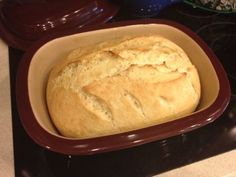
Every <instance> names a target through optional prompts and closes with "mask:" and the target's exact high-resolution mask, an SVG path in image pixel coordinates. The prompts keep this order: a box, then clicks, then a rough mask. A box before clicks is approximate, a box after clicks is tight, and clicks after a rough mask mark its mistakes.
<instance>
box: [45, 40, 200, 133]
mask: <svg viewBox="0 0 236 177" xmlns="http://www.w3.org/2000/svg"><path fill="white" fill-rule="evenodd" d="M199 99H200V81H199V77H198V73H197V70H196V68H195V67H194V66H193V65H192V64H191V62H190V60H189V58H188V57H187V55H186V54H185V53H184V51H183V50H182V49H181V48H180V47H178V46H177V45H176V44H174V43H173V42H171V41H169V40H167V39H165V38H163V37H160V36H141V37H135V38H130V39H127V38H126V39H125V38H124V39H118V40H115V41H110V42H105V43H101V44H96V45H95V46H89V47H85V48H83V49H78V50H75V51H73V52H72V53H71V54H70V55H69V56H68V58H67V59H66V60H64V61H62V62H61V63H60V64H58V65H57V66H55V67H54V68H53V70H52V71H51V73H50V76H49V80H48V86H47V104H48V109H49V112H50V115H51V118H52V120H53V122H54V124H55V125H56V127H57V128H58V130H59V131H60V132H61V134H62V135H64V136H67V137H74V138H91V137H97V136H104V135H110V134H115V133H120V132H125V131H130V130H134V129H139V128H143V127H147V126H151V125H155V124H159V123H163V122H167V121H170V120H173V119H177V118H179V117H181V116H184V115H186V114H188V113H191V112H193V111H194V110H195V108H196V107H197V105H198V102H199Z"/></svg>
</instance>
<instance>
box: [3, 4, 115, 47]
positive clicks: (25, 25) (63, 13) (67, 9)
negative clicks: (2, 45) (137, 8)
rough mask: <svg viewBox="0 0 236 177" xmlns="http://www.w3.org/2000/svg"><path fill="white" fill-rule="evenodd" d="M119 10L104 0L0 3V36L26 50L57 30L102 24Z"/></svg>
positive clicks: (8, 42) (9, 43)
mask: <svg viewBox="0 0 236 177" xmlns="http://www.w3.org/2000/svg"><path fill="white" fill-rule="evenodd" d="M118 10H119V7H118V6H117V5H115V4H113V3H110V2H108V1H106V0H79V1H78V0H67V1H63V0H34V1H29V0H17V1H3V2H0V37H1V38H2V39H3V40H4V41H5V42H6V43H7V44H8V45H10V46H12V47H15V48H18V49H21V50H26V49H27V48H28V46H30V45H31V44H32V43H33V42H35V41H36V40H38V39H40V38H41V37H43V36H45V35H48V34H52V33H54V32H56V31H63V30H67V29H72V28H81V27H83V26H88V25H96V24H100V23H105V22H107V21H108V20H110V19H111V18H112V17H113V16H114V15H115V14H116V13H117V12H118Z"/></svg>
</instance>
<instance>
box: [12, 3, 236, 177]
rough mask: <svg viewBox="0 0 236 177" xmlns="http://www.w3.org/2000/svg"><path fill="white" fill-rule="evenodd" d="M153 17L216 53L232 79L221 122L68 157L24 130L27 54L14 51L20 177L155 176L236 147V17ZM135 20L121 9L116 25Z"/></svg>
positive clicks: (175, 9)
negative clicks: (22, 84)
mask: <svg viewBox="0 0 236 177" xmlns="http://www.w3.org/2000/svg"><path fill="white" fill-rule="evenodd" d="M153 18H165V19H169V20H173V21H176V22H179V23H182V24H183V25H186V26H187V27H189V28H190V29H192V30H193V31H195V32H196V33H197V34H198V35H199V36H200V37H201V38H202V39H203V40H204V41H205V42H206V43H207V44H208V45H209V46H210V47H211V48H212V50H213V51H214V52H215V54H216V55H217V56H218V58H219V59H220V61H221V62H222V64H223V66H224V67H225V70H226V72H227V74H228V77H229V80H230V83H231V89H232V97H231V101H230V104H229V106H228V108H227V109H226V111H225V112H224V114H223V115H222V116H221V117H220V118H219V119H218V120H216V121H215V122H213V123H211V124H209V125H207V126H204V127H202V128H199V129H197V130H194V131H192V132H189V133H185V134H182V135H179V136H175V137H172V138H168V139H163V140H160V141H156V142H152V143H148V144H145V145H142V146H138V147H134V148H130V149H125V150H120V151H115V152H108V153H104V154H98V155H92V156H66V155H61V154H58V153H54V152H51V151H48V150H46V149H43V148H41V147H39V146H38V145H37V144H35V143H34V142H33V141H32V140H31V139H30V138H29V137H28V135H27V134H26V132H25V131H24V129H23V127H22V125H21V123H20V120H19V116H18V113H17V109H16V100H15V78H16V71H17V67H18V63H19V61H20V58H21V56H22V55H23V53H22V52H21V51H19V50H16V49H13V48H9V57H10V76H11V95H12V121H13V137H14V157H15V173H16V176H17V177H18V176H22V177H40V176H43V177H68V176H83V177H85V176H89V177H90V176H96V177H97V176H102V177H106V176H109V177H110V176H117V177H118V176H119V177H121V176H127V177H128V176H129V177H130V176H136V177H139V176H140V177H141V176H152V175H156V174H159V173H162V172H164V171H168V170H171V169H174V168H177V167H181V166H183V165H187V164H191V163H193V162H196V161H198V160H201V159H205V158H208V157H212V156H214V155H217V154H220V153H223V152H226V151H229V150H231V149H235V148H236V69H235V68H236V59H235V58H236V52H235V51H236V15H233V14H225V15H222V14H221V15H220V14H215V13H210V12H205V11H202V10H199V9H193V8H192V7H191V6H188V5H185V4H176V5H173V6H170V7H168V8H166V9H165V10H163V11H162V12H161V13H160V14H159V15H158V16H156V17H153ZM128 19H135V17H132V16H131V15H130V14H128V12H126V11H124V10H123V9H122V8H121V11H120V12H119V13H118V15H117V16H116V17H115V18H114V19H112V21H111V22H113V21H121V20H128Z"/></svg>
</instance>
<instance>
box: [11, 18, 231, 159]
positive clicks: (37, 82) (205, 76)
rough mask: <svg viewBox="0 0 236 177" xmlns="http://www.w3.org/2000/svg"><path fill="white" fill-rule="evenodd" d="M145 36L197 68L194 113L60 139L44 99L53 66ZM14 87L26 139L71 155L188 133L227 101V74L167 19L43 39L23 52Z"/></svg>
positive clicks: (195, 39) (194, 39)
mask: <svg viewBox="0 0 236 177" xmlns="http://www.w3.org/2000/svg"><path fill="white" fill-rule="evenodd" d="M147 34H158V35H161V36H163V37H165V38H167V39H169V40H171V41H173V42H175V43H176V44H177V45H179V46H180V47H181V48H182V49H183V50H184V51H185V52H186V53H187V55H188V56H189V58H190V60H191V61H192V63H193V64H194V65H195V66H196V67H197V69H198V71H199V75H200V81H201V93H202V95H201V100H200V103H199V106H198V108H197V110H196V111H195V112H194V113H192V114H189V115H186V116H185V117H180V118H178V119H176V120H173V121H170V122H166V123H162V124H159V125H154V126H151V127H147V128H143V129H138V130H134V131H129V132H124V133H120V134H114V135H109V136H103V137H97V138H90V139H71V138H66V137H63V136H62V135H60V134H59V133H58V132H57V131H56V129H55V127H54V126H53V124H52V122H51V120H50V116H49V113H48V110H47V105H46V98H45V89H46V84H47V78H48V74H49V72H50V70H51V68H52V67H53V65H55V63H57V61H58V60H60V59H62V58H64V57H65V56H66V55H68V53H69V52H71V51H72V50H74V49H76V48H79V47H81V46H85V45H90V44H93V43H97V42H101V41H105V40H110V39H113V38H117V37H121V36H127V35H130V36H138V35H147ZM16 87H17V88H16V96H17V107H18V111H19V115H20V118H21V122H22V124H23V126H24V128H25V130H26V132H27V133H28V134H29V136H30V137H31V138H32V139H33V140H34V141H35V142H36V143H38V144H39V145H41V146H42V147H45V148H47V149H49V150H52V151H55V152H59V153H63V154H70V155H88V154H95V153H102V152H108V151H114V150H119V149H125V148H130V147H133V146H138V145H141V144H145V143H148V142H152V141H156V140H160V139H163V138H167V137H171V136H175V135H178V134H182V133H186V132H189V131H191V130H194V129H197V128H200V127H202V126H204V125H206V124H209V123H211V122H213V121H214V120H215V119H217V118H218V117H219V116H220V115H221V114H222V113H223V112H224V110H225V108H226V107H227V105H228V103H229V99H230V86H229V82H228V79H227V75H226V73H225V71H224V69H223V67H222V65H221V63H220V62H219V60H218V59H217V57H216V56H215V55H214V53H213V52H212V51H211V49H210V48H209V47H208V46H207V45H206V44H205V43H204V42H203V41H202V40H201V39H200V38H199V37H198V36H197V35H196V34H195V33H194V32H192V31H191V30H189V29H188V28H186V27H184V26H183V25H180V24H178V23H175V22H172V21H166V20H138V21H125V22H116V23H110V24H103V25H99V26H96V27H85V28H82V29H73V30H71V31H66V32H60V33H55V34H53V35H50V36H48V37H45V38H43V39H42V40H40V41H38V42H36V43H35V44H34V45H33V46H32V47H31V48H30V49H28V50H27V52H26V53H25V54H24V56H23V58H22V60H21V62H20V65H19V69H18V74H17V83H16Z"/></svg>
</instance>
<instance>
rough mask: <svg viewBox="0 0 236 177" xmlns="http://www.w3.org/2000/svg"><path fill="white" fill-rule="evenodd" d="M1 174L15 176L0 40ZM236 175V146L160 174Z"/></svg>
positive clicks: (5, 68)
mask: <svg viewBox="0 0 236 177" xmlns="http://www.w3.org/2000/svg"><path fill="white" fill-rule="evenodd" d="M0 98H1V99H0V100H1V101H0V112H1V118H0V177H13V176H14V155H13V136H12V117H11V99H10V78H9V62H8V47H7V45H5V43H4V42H3V41H2V40H0ZM190 175H191V177H236V149H235V150H232V151H228V152H226V153H223V154H220V155H217V156H214V157H211V158H208V159H204V160H202V161H198V162H195V163H192V164H190V165H187V166H183V167H181V168H177V169H174V170H171V171H168V172H165V173H162V174H159V175H156V176H160V177H178V176H181V177H184V176H186V177H188V176H190Z"/></svg>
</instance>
